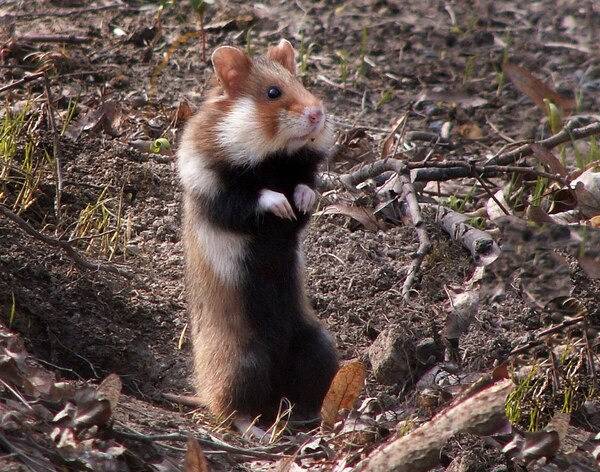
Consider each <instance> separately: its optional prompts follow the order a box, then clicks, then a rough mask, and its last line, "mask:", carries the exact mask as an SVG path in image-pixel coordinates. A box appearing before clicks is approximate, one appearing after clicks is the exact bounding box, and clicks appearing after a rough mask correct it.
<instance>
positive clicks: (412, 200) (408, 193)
mask: <svg viewBox="0 0 600 472" xmlns="http://www.w3.org/2000/svg"><path fill="white" fill-rule="evenodd" d="M398 184H400V185H401V188H400V189H399V190H400V191H399V192H398V193H399V194H400V198H401V199H402V200H404V201H405V202H406V210H407V213H408V215H409V216H410V219H411V221H412V224H413V225H414V227H415V230H416V231H417V236H418V238H419V248H418V249H417V252H415V253H414V254H413V261H412V263H411V264H410V268H409V269H408V273H407V275H406V279H405V280H404V284H403V286H402V297H403V298H404V299H405V300H407V299H408V298H409V296H410V291H411V288H412V285H413V283H414V281H415V277H416V276H417V272H418V271H419V268H420V267H421V263H422V262H423V259H424V258H425V256H426V255H427V254H428V253H429V251H430V250H431V242H430V240H429V235H428V234H427V230H426V229H425V222H424V221H423V217H422V216H421V208H420V207H419V202H418V201H417V194H416V192H415V188H414V186H413V184H412V183H411V182H410V180H409V179H408V177H406V176H405V175H399V176H398Z"/></svg>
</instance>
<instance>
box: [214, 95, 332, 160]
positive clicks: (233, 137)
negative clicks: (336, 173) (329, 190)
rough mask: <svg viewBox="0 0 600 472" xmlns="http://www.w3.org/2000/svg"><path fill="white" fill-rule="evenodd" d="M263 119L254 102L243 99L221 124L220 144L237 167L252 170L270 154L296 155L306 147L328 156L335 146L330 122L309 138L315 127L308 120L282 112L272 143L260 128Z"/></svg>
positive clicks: (219, 128)
mask: <svg viewBox="0 0 600 472" xmlns="http://www.w3.org/2000/svg"><path fill="white" fill-rule="evenodd" d="M260 119H261V117H260V116H259V114H258V111H257V109H256V105H255V104H254V101H253V100H252V99H251V98H249V97H243V98H240V99H239V100H238V101H237V102H236V103H235V104H234V105H233V107H232V108H231V109H230V110H229V112H228V113H227V114H226V115H225V117H224V118H223V121H222V122H221V123H219V124H218V126H217V136H218V140H219V143H220V144H221V146H223V147H224V148H225V149H226V150H227V151H228V152H229V155H230V156H231V159H232V160H233V161H234V162H235V163H237V164H239V165H248V166H252V165H255V164H258V163H259V162H260V161H261V159H262V158H263V157H264V156H266V155H268V154H271V153H274V152H278V151H283V150H285V151H287V152H293V151H296V150H298V149H300V148H301V147H302V146H308V147H310V148H312V149H314V150H316V151H319V152H322V153H324V154H326V155H327V154H329V152H330V150H331V148H332V146H333V144H334V142H335V136H334V133H333V128H332V126H331V123H329V122H328V121H327V120H325V123H324V125H323V126H321V127H319V129H318V130H317V131H314V132H313V133H312V134H308V133H311V129H312V125H311V124H310V123H309V122H308V121H307V117H306V116H304V115H301V116H298V115H296V114H293V113H289V112H287V111H281V112H280V113H279V116H278V131H277V134H276V135H275V137H274V138H272V139H269V138H268V137H267V136H266V135H265V133H264V132H263V130H262V129H261V127H260V125H259V123H260ZM299 137H300V138H299Z"/></svg>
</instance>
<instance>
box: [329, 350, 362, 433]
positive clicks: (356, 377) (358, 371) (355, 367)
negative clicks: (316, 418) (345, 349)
mask: <svg viewBox="0 0 600 472" xmlns="http://www.w3.org/2000/svg"><path fill="white" fill-rule="evenodd" d="M365 376H366V372H365V367H364V366H363V364H362V363H361V362H360V361H358V360H351V361H348V362H346V363H344V364H343V365H342V366H341V367H340V370H338V372H337V374H335V377H334V378H333V381H332V382H331V386H330V387H329V391H328V392H327V395H325V400H323V407H322V409H321V416H322V418H323V425H324V426H326V427H328V428H331V427H332V426H333V425H334V424H335V422H336V420H337V417H338V412H339V411H340V410H350V409H351V408H352V406H353V405H354V403H355V402H356V399H357V398H358V396H359V395H360V393H361V392H362V390H363V388H364V385H365Z"/></svg>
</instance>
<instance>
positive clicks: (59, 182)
mask: <svg viewBox="0 0 600 472" xmlns="http://www.w3.org/2000/svg"><path fill="white" fill-rule="evenodd" d="M44 90H45V92H46V105H47V113H48V114H47V117H48V129H49V130H50V132H51V133H52V157H53V158H54V164H55V171H56V197H55V199H54V211H55V212H56V218H57V219H58V221H60V217H61V200H62V189H63V173H62V159H61V156H60V149H59V147H58V139H59V136H58V130H57V129H56V123H55V121H54V106H53V105H52V92H51V91H50V82H49V80H48V76H47V75H44Z"/></svg>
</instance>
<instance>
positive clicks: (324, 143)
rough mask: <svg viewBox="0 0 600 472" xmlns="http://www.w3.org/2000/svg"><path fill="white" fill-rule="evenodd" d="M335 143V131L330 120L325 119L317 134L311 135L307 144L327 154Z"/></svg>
mask: <svg viewBox="0 0 600 472" xmlns="http://www.w3.org/2000/svg"><path fill="white" fill-rule="evenodd" d="M334 144H335V132H334V129H333V125H332V124H331V121H329V120H327V119H326V120H325V125H324V126H323V129H322V130H321V132H320V133H319V134H317V135H316V136H313V137H312V138H311V139H310V140H309V141H308V142H307V146H308V147H309V148H311V149H314V150H315V151H318V152H321V153H323V154H324V155H325V156H329V155H330V153H331V151H332V149H333V145H334Z"/></svg>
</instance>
